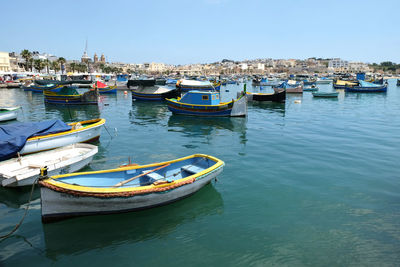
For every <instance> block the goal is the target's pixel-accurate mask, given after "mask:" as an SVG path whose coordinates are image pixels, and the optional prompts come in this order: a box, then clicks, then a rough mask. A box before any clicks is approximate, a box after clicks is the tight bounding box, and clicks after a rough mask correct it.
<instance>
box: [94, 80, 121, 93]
mask: <svg viewBox="0 0 400 267" xmlns="http://www.w3.org/2000/svg"><path fill="white" fill-rule="evenodd" d="M96 88H97V90H99V94H115V93H117V86H116V85H114V86H108V85H107V84H105V83H102V82H100V81H96V82H95V83H94V84H93V89H96Z"/></svg>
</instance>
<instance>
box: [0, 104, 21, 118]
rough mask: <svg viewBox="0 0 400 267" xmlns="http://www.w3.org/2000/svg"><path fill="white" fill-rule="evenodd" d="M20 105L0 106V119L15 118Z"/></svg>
mask: <svg viewBox="0 0 400 267" xmlns="http://www.w3.org/2000/svg"><path fill="white" fill-rule="evenodd" d="M20 109H21V107H2V108H0V121H9V120H15V119H16V118H17V114H18V111H19V110H20Z"/></svg>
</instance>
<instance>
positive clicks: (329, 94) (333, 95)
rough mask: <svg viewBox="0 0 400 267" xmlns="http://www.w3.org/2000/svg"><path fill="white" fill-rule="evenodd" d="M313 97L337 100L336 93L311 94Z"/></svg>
mask: <svg viewBox="0 0 400 267" xmlns="http://www.w3.org/2000/svg"><path fill="white" fill-rule="evenodd" d="M312 95H313V97H325V98H337V97H338V95H339V93H338V92H313V93H312Z"/></svg>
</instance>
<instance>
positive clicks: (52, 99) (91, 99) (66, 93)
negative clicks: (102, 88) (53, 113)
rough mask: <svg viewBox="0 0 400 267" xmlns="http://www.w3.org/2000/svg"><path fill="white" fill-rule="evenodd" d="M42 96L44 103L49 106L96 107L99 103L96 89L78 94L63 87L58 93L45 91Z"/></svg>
mask: <svg viewBox="0 0 400 267" xmlns="http://www.w3.org/2000/svg"><path fill="white" fill-rule="evenodd" d="M43 95H44V101H45V103H49V104H62V105H97V104H98V101H99V91H98V90H97V89H94V90H89V91H88V92H85V93H83V94H80V93H78V91H77V90H76V89H75V88H70V87H63V88H62V89H61V90H60V91H58V92H53V91H48V90H45V91H43Z"/></svg>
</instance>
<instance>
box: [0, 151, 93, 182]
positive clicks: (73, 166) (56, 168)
mask: <svg viewBox="0 0 400 267" xmlns="http://www.w3.org/2000/svg"><path fill="white" fill-rule="evenodd" d="M76 146H77V147H83V148H85V147H87V148H88V152H87V153H85V154H83V155H79V156H78V157H74V158H71V159H68V160H66V161H64V162H57V163H54V164H50V165H47V168H48V175H49V176H54V175H60V174H65V173H71V172H76V171H79V170H80V169H82V168H84V167H85V166H86V165H88V164H89V163H90V162H91V161H92V160H93V156H94V155H95V154H96V153H97V151H98V149H97V147H96V146H93V145H88V144H77V145H76ZM89 149H90V150H89ZM52 152H53V151H46V152H42V153H39V154H49V156H51V153H52ZM38 156H41V155H38V154H35V155H30V156H26V157H38ZM24 158H25V157H22V159H21V161H24V160H26V159H24ZM8 161H10V162H12V161H15V159H11V160H8ZM4 163H6V162H2V163H1V164H4ZM31 173H32V175H31V176H29V177H26V178H25V177H24V178H23V179H19V178H17V177H16V176H14V177H10V178H8V177H6V176H4V175H2V174H1V172H0V182H1V185H2V186H3V187H20V186H28V185H32V184H33V183H34V182H35V181H36V179H37V178H39V175H40V169H39V168H36V169H35V170H34V171H33V172H31Z"/></svg>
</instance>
